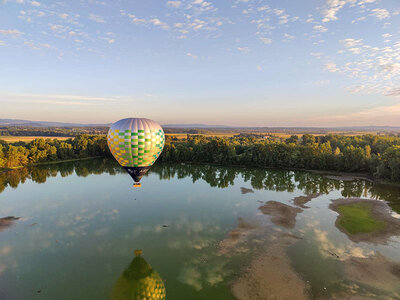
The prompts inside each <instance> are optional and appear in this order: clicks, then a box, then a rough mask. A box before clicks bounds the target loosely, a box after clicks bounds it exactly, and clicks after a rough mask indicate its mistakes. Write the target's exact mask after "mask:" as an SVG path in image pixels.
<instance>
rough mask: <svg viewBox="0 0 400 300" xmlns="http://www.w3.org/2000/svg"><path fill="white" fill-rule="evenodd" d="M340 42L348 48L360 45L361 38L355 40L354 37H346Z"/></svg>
mask: <svg viewBox="0 0 400 300" xmlns="http://www.w3.org/2000/svg"><path fill="white" fill-rule="evenodd" d="M340 43H341V44H343V45H344V46H345V47H347V48H350V47H354V46H359V45H361V44H362V39H359V40H356V39H352V38H348V39H344V40H341V41H340Z"/></svg>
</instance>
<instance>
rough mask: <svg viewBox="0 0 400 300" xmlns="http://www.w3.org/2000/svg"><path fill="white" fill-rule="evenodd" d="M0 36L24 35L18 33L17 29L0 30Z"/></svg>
mask: <svg viewBox="0 0 400 300" xmlns="http://www.w3.org/2000/svg"><path fill="white" fill-rule="evenodd" d="M0 34H4V35H20V34H24V33H23V32H21V31H19V30H18V29H0Z"/></svg>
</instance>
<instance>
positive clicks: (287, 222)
mask: <svg viewBox="0 0 400 300" xmlns="http://www.w3.org/2000/svg"><path fill="white" fill-rule="evenodd" d="M258 209H259V210H261V212H262V213H263V214H264V215H270V216H272V218H271V221H272V223H274V224H276V225H279V226H282V227H285V228H287V229H293V228H294V226H295V225H296V216H297V214H298V213H301V212H302V211H303V210H302V209H301V208H298V207H293V206H290V205H286V204H283V203H281V202H277V201H268V202H267V203H266V204H264V205H263V206H260V207H259V208H258Z"/></svg>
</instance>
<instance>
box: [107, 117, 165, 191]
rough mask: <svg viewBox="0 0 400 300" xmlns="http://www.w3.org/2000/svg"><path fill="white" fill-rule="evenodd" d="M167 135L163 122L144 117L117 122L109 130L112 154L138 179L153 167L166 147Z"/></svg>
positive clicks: (138, 184) (137, 180)
mask: <svg viewBox="0 0 400 300" xmlns="http://www.w3.org/2000/svg"><path fill="white" fill-rule="evenodd" d="M164 142H165V136H164V131H163V130H162V128H161V126H160V125H159V124H158V123H157V122H155V121H152V120H149V119H144V118H127V119H122V120H119V121H117V122H115V123H114V124H113V125H112V126H111V128H110V130H109V131H108V134H107V143H108V147H109V148H110V151H111V153H112V155H113V156H114V157H115V159H116V160H117V161H118V163H119V164H120V165H121V166H123V167H124V168H125V170H126V171H127V172H128V174H129V175H131V177H132V178H133V180H134V181H135V184H134V186H135V187H139V186H141V185H140V183H139V181H140V179H142V177H143V175H144V174H146V172H147V171H148V170H149V169H150V167H151V166H152V165H153V164H154V162H155V161H156V160H157V158H158V157H159V156H160V153H161V151H162V149H163V148H164Z"/></svg>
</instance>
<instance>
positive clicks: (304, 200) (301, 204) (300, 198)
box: [293, 193, 322, 208]
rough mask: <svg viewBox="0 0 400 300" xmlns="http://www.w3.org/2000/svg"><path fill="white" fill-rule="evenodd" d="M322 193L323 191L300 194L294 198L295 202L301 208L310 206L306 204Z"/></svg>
mask: <svg viewBox="0 0 400 300" xmlns="http://www.w3.org/2000/svg"><path fill="white" fill-rule="evenodd" d="M321 195H322V194H321V193H314V194H310V195H306V196H298V197H295V198H293V204H294V205H296V206H299V207H301V208H309V207H308V206H305V204H306V203H308V202H310V201H311V200H312V199H315V198H317V197H319V196H321Z"/></svg>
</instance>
